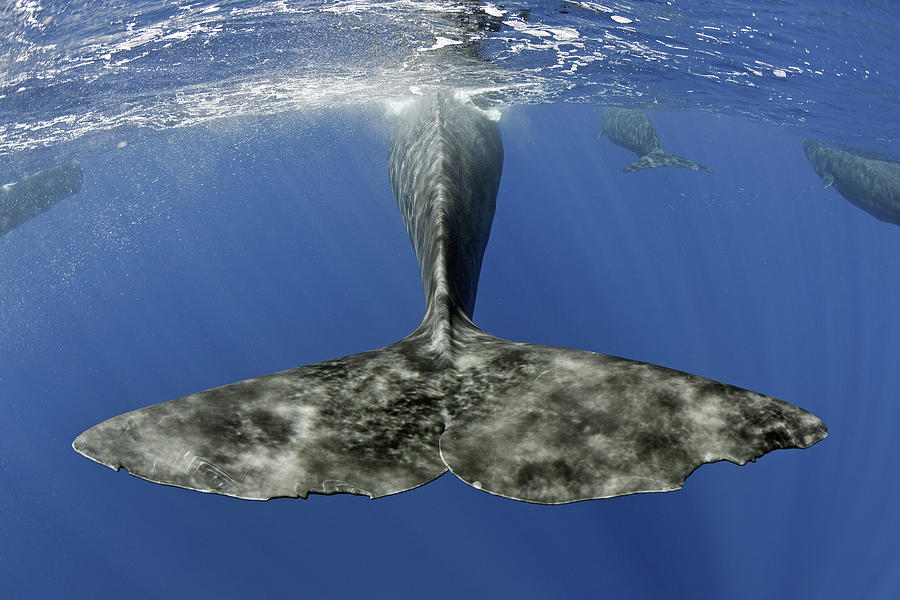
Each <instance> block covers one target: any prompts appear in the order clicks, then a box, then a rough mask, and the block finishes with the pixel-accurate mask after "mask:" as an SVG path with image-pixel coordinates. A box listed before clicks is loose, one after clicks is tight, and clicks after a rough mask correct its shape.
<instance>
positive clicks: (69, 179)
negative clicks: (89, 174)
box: [0, 162, 81, 235]
mask: <svg viewBox="0 0 900 600" xmlns="http://www.w3.org/2000/svg"><path fill="white" fill-rule="evenodd" d="M80 189H81V167H80V166H78V163H74V162H73V163H68V164H64V165H56V166H54V167H50V168H49V169H44V170H43V171H38V172H37V173H34V174H33V175H28V176H27V177H24V178H23V179H21V180H19V181H16V182H14V183H7V184H6V185H2V186H0V235H4V234H6V233H8V232H10V231H12V230H13V229H15V228H16V227H18V226H19V225H21V224H22V223H24V222H25V221H28V220H29V219H31V218H33V217H36V216H37V215H39V214H41V213H42V212H44V211H45V210H48V209H49V208H51V207H52V206H53V205H55V204H56V203H57V202H59V201H60V200H63V199H65V198H68V197H69V196H71V195H72V194H75V193H77V192H78V190H80Z"/></svg>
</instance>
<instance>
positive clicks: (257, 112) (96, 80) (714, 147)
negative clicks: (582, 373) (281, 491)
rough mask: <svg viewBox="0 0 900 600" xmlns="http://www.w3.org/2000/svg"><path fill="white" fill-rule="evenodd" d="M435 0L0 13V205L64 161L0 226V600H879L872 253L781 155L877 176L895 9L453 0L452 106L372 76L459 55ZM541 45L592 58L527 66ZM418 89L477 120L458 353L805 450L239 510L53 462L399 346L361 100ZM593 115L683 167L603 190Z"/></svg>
mask: <svg viewBox="0 0 900 600" xmlns="http://www.w3.org/2000/svg"><path fill="white" fill-rule="evenodd" d="M464 4H466V3H458V4H452V3H449V4H446V5H444V3H440V2H435V3H429V4H427V5H426V4H425V3H379V2H369V3H363V2H330V3H322V2H317V3H313V2H296V3H290V2H289V3H272V4H271V5H270V4H268V3H225V2H222V3H218V4H215V5H213V4H208V5H206V4H203V5H200V4H187V3H185V4H183V5H179V4H177V3H159V6H150V5H147V6H143V5H141V4H135V5H134V7H122V6H119V5H118V4H114V3H105V2H99V3H93V2H85V3H83V4H81V3H60V2H57V3H53V2H47V3H43V4H42V3H40V2H31V3H25V2H9V3H6V5H5V7H0V24H2V29H0V31H2V34H0V79H2V81H0V94H2V95H0V175H2V177H0V179H2V180H3V181H4V182H5V181H13V180H15V179H17V178H20V177H22V176H23V175H25V174H27V173H32V172H35V171H37V170H39V169H42V168H45V167H47V166H49V165H51V164H54V163H56V162H59V161H63V160H69V159H75V160H78V161H79V163H80V164H81V167H82V169H83V172H84V182H83V186H82V188H81V190H80V191H79V192H78V193H77V194H76V195H74V196H72V197H71V198H69V199H67V200H65V201H63V202H61V203H60V204H58V205H57V206H55V207H54V208H52V209H51V210H49V211H47V212H45V213H43V214H41V215H39V216H38V217H35V218H34V219H32V220H31V221H29V222H27V223H25V224H24V225H22V226H21V227H19V228H17V229H15V230H13V231H12V232H10V233H8V234H7V235H4V236H2V237H0V596H4V597H10V598H19V597H21V598H187V597H191V598H213V597H215V598H250V597H303V598H306V597H311V598H344V597H347V598H351V597H352V598H384V599H391V598H488V597H494V598H662V597H674V598H691V599H694V598H729V599H732V598H734V599H744V598H746V599H756V598H773V599H774V598H841V599H846V598H865V599H868V598H876V599H881V598H884V599H890V598H898V597H900V552H898V546H897V540H898V539H900V516H898V514H900V512H898V510H897V507H898V506H900V477H898V470H897V466H896V460H895V455H896V454H897V452H898V449H897V444H896V433H895V432H896V431H897V428H898V425H900V408H898V407H900V404H898V398H900V362H898V359H900V310H898V308H900V227H897V226H896V225H891V224H886V223H882V222H880V221H878V220H876V219H875V218H873V217H872V216H870V215H869V214H867V213H865V212H863V211H861V210H859V209H858V208H856V207H855V206H853V205H851V204H850V203H849V202H847V201H846V200H845V199H844V198H842V197H841V196H840V195H839V194H838V193H837V192H836V191H835V190H834V189H833V188H831V189H827V190H826V189H823V186H822V181H821V179H820V178H819V177H818V176H817V175H816V173H815V172H814V171H813V169H812V167H811V165H810V164H809V162H808V161H807V159H806V156H805V155H804V153H803V150H802V147H801V143H802V141H803V139H804V138H806V137H814V138H817V139H823V140H826V141H828V142H829V143H833V144H848V145H850V146H853V147H856V148H860V149H861V150H865V151H867V152H872V153H876V154H878V155H880V156H884V157H886V158H889V159H893V160H898V159H900V147H898V145H897V143H898V136H900V116H898V115H900V112H898V109H900V99H898V94H900V91H898V84H900V78H898V73H900V65H898V62H900V60H898V56H900V51H898V42H897V40H900V7H898V5H897V4H896V3H895V2H893V1H886V2H878V1H873V2H870V3H866V4H865V6H863V5H862V3H860V6H858V7H855V8H852V9H851V8H848V7H847V6H845V3H829V2H823V3H814V2H806V3H802V2H780V3H772V2H756V3H747V4H736V3H730V2H726V3H723V4H721V6H719V7H718V8H717V9H715V10H711V9H706V10H704V8H703V7H704V6H705V5H706V3H700V2H685V3H682V2H677V1H674V0H673V1H672V2H668V3H660V2H633V3H630V4H628V5H624V4H622V3H607V4H603V3H589V2H583V3H576V2H548V3H517V4H516V5H515V6H512V5H507V6H505V7H503V8H500V7H498V6H494V5H484V4H481V3H477V6H476V7H475V8H476V9H478V10H480V11H482V12H483V11H484V7H487V14H488V16H490V15H491V14H492V13H502V11H503V10H505V11H507V12H505V13H504V14H503V16H501V17H498V18H499V19H500V21H499V23H500V25H499V26H498V27H497V28H496V29H498V31H490V30H489V31H486V32H483V31H480V30H479V31H476V32H474V33H473V31H470V30H465V31H468V33H466V35H470V36H472V37H473V39H474V40H475V41H476V42H477V43H478V44H480V45H481V52H482V55H483V61H484V65H483V69H484V70H485V71H487V72H489V73H488V75H485V77H486V80H485V81H480V80H478V79H477V77H478V76H479V75H478V74H477V73H470V72H468V71H467V70H466V69H472V68H474V67H472V66H471V65H469V66H467V67H466V68H465V69H463V70H461V71H460V72H459V73H455V72H452V69H449V67H446V66H433V65H431V66H430V65H429V64H427V62H426V63H425V64H424V66H423V65H419V64H413V63H410V62H409V61H408V58H404V57H408V56H413V57H414V58H417V57H420V56H422V55H427V52H428V51H427V50H426V51H420V49H421V48H428V47H430V46H432V45H433V44H434V43H435V40H436V39H439V38H441V37H447V36H450V38H451V39H454V38H452V36H453V35H462V34H458V33H454V32H458V31H460V27H461V25H460V21H461V19H460V18H459V15H467V14H470V12H472V11H474V12H473V13H472V14H481V13H479V12H478V11H477V10H475V9H473V8H472V7H471V6H468V7H465V6H463V5H464ZM528 4H531V6H530V7H529V6H528ZM601 5H602V6H601ZM435 7H437V8H435ZM598 7H599V8H598ZM528 8H531V9H532V10H531V13H530V14H527V16H528V20H527V22H526V20H524V19H523V18H520V17H519V16H517V15H519V14H520V12H518V11H522V10H526V9H528ZM438 9H440V10H438ZM604 9H605V10H604ZM204 11H205V12H204ZM467 11H469V12H467ZM448 14H449V16H448ZM751 14H753V15H754V16H753V17H751V16H750V15H751ZM612 15H614V16H617V17H624V18H626V19H628V20H630V23H620V21H619V20H613V19H612V18H611V16H612ZM213 17H215V18H216V19H218V20H213ZM754 19H755V20H754ZM529 27H530V28H532V29H534V30H535V31H537V32H539V33H540V32H543V33H540V34H538V33H533V34H530V33H528V32H527V31H526V30H527V29H528V28H529ZM617 27H621V28H624V29H622V30H621V31H619V30H617V29H616V28H617ZM703 27H707V29H703ZM713 27H714V28H718V29H710V28H713ZM746 27H749V28H750V33H748V31H745V29H744V28H746ZM217 28H218V31H217ZM211 32H214V33H211ZM548 32H549V33H548ZM554 32H555V33H554ZM572 32H575V33H572ZM698 32H700V33H702V34H703V35H708V36H714V37H716V38H717V39H719V38H720V41H719V42H718V43H713V42H710V41H709V40H706V39H705V38H703V37H702V36H698V35H696V34H697V33H698ZM753 32H755V34H753ZM770 34H771V35H770ZM229 35H230V36H232V37H230V38H229V37H228V36H229ZM608 35H611V36H613V37H607V36H608ZM141 36H143V37H141ZM167 36H168V37H167ZM573 36H577V37H573ZM667 36H669V37H667ZM747 36H750V37H747ZM554 40H555V42H554ZM573 40H574V41H575V42H578V43H580V44H582V46H581V47H577V46H574V45H573V46H572V47H571V48H569V47H568V46H560V44H561V43H562V42H568V43H571V42H573ZM617 40H618V41H617ZM766 40H768V41H766ZM550 42H554V43H550ZM167 44H168V45H167ZM517 44H526V45H527V44H535V48H532V49H529V48H527V47H526V48H524V49H523V48H519V49H518V50H516V47H517V46H516V45H517ZM540 44H545V45H546V46H540ZM666 44H669V45H672V46H675V47H676V48H675V49H672V48H669V47H668V46H666ZM298 48H299V49H298ZM678 48H681V49H680V50H679V49H678ZM570 50H571V52H575V53H580V54H583V55H590V56H594V57H595V59H594V60H591V61H584V62H585V65H584V66H583V67H581V68H577V69H575V70H572V72H571V73H563V71H565V70H566V69H570V68H571V66H572V62H573V61H574V59H571V60H570V61H569V62H568V63H566V62H565V61H564V60H563V59H562V58H560V57H564V56H570V55H566V54H565V53H566V52H569V51H570ZM604 53H605V54H604ZM596 54H600V55H603V58H597V57H596ZM236 57H240V60H238V59H237V58H236ZM570 58H571V56H570ZM559 61H563V62H562V63H560V62H559ZM754 61H761V62H762V63H765V64H766V65H768V66H761V65H758V64H756V62H754ZM804 62H806V63H808V64H804ZM435 63H436V64H438V65H439V64H440V60H437V59H436V60H435ZM554 65H561V66H559V67H556V68H554ZM753 65H756V66H753ZM451 66H452V65H451ZM129 68H131V70H129ZM495 68H497V69H502V70H503V74H501V75H497V74H496V73H492V72H490V71H491V70H492V69H495ZM751 68H752V69H753V70H756V71H758V72H760V73H761V74H760V75H756V74H754V73H753V72H751V71H748V70H747V69H751ZM529 69H530V70H529ZM741 69H744V73H743V74H742V75H735V74H734V73H736V72H738V71H739V70H741ZM795 69H796V70H795ZM476 70H477V69H476ZM776 70H778V71H781V74H778V75H776V74H774V71H776ZM817 72H818V74H817ZM698 73H700V74H701V75H703V74H705V75H708V76H697V74H698ZM729 73H731V76H730V77H731V79H734V80H735V81H738V82H744V81H747V82H749V83H753V85H746V84H742V83H729V82H728V78H729V76H727V74H729ZM782 75H783V76H782ZM442 77H444V78H446V79H441V78H442ZM431 87H434V88H437V87H455V88H458V89H463V90H467V93H468V94H469V95H471V96H472V97H473V99H474V101H475V102H476V103H478V104H479V105H480V106H482V107H483V108H486V109H490V110H493V111H495V112H496V113H497V114H500V113H502V117H501V118H500V121H499V125H500V129H501V132H502V136H503V141H504V145H505V156H506V158H505V163H504V172H503V179H502V183H501V188H500V194H499V197H498V201H497V213H496V217H495V220H494V227H493V233H492V237H491V240H490V243H489V244H488V248H487V253H486V256H485V260H484V267H483V270H482V276H481V283H480V286H479V294H478V302H477V306H476V311H475V321H476V323H477V324H478V325H479V326H480V327H482V328H483V329H485V330H486V331H488V332H490V333H492V334H495V335H498V336H501V337H504V338H510V339H516V340H522V341H526V342H536V343H542V344H551V345H556V346H564V347H570V348H579V349H584V350H593V351H597V352H603V353H607V354H613V355H618V356H623V357H627V358H632V359H635V360H641V361H646V362H652V363H656V364H660V365H664V366H667V367H671V368H675V369H679V370H683V371H688V372H691V373H697V374H701V375H703V376H705V377H709V378H712V379H716V380H721V381H726V382H729V383H731V384H734V385H738V386H741V387H746V388H749V389H753V390H757V391H760V392H763V393H766V394H769V395H772V396H776V397H778V398H782V399H784V400H786V401H788V402H791V403H793V404H796V405H798V406H801V407H803V408H805V409H807V410H809V411H811V412H813V413H815V414H816V415H817V416H818V417H820V418H821V419H822V420H823V421H824V422H825V423H826V424H827V425H828V427H829V437H828V438H827V439H825V440H824V441H822V442H820V443H819V444H817V445H815V446H813V447H811V448H809V449H807V450H802V451H801V450H789V451H776V452H773V453H771V454H768V455H766V456H764V457H763V458H761V459H760V460H759V461H758V462H756V463H751V464H748V465H746V466H744V467H738V466H736V465H734V464H731V463H727V462H724V463H716V464H711V465H706V466H703V467H701V468H700V469H698V470H697V471H696V472H695V473H694V474H693V475H691V476H690V477H689V478H688V480H687V481H686V483H685V486H684V489H683V490H681V491H677V492H671V493H664V494H640V495H632V496H624V497H619V498H613V499H608V500H598V501H589V502H580V503H575V504H569V505H564V506H552V507H546V506H539V505H532V504H525V503H520V502H516V501H512V500H506V499H502V498H498V497H496V496H492V495H489V494H486V493H483V492H479V491H477V490H475V489H473V488H471V487H469V486H467V485H465V484H463V483H462V482H460V481H459V480H457V479H456V478H454V477H453V476H452V475H451V474H447V475H445V476H443V477H441V478H440V479H438V480H437V481H435V482H432V483H430V484H428V485H426V486H424V487H421V488H418V489H415V490H413V491H409V492H405V493H402V494H399V495H396V496H393V497H388V498H384V499H379V500H375V501H372V500H368V499H366V498H360V497H355V496H343V495H338V496H328V497H326V496H316V495H312V496H310V499H309V500H306V501H303V500H292V499H279V500H273V501H269V502H250V501H241V500H235V499H232V498H226V497H221V496H215V495H208V494H201V493H196V492H191V491H186V490H183V489H176V488H170V487H165V486H160V485H155V484H151V483H148V482H146V481H143V480H140V479H137V478H135V477H131V476H129V475H127V474H126V472H125V471H124V470H122V471H120V472H119V473H114V472H113V471H111V470H109V469H107V468H103V467H101V466H100V465H98V464H95V463H93V462H91V461H89V460H87V459H85V458H84V457H82V456H80V455H79V454H77V453H76V452H74V451H73V450H72V448H71V443H72V440H73V439H74V438H75V437H76V436H77V435H78V434H80V433H81V432H82V431H83V430H85V429H86V428H88V427H90V426H92V425H94V424H96V423H98V422H100V421H102V420H104V419H107V418H109V417H111V416H114V415H117V414H119V413H122V412H125V411H129V410H133V409H135V408H139V407H142V406H146V405H149V404H153V403H157V402H161V401H164V400H168V399H171V398H175V397H178V396H182V395H184V394H188V393H192V392H196V391H199V390H203V389H208V388H211V387H215V386H219V385H222V384H225V383H229V382H232V381H237V380H240V379H245V378H248V377H253V376H257V375H261V374H265V373H270V372H273V371H277V370H281V369H287V368H291V367H294V366H298V365H301V364H306V363H311V362H316V361H321V360H325V359H329V358H333V357H336V356H342V355H346V354H352V353H356V352H361V351H363V350H367V349H371V348H376V347H381V346H384V345H387V344H390V343H392V342H394V341H396V340H398V339H400V338H401V337H403V336H405V335H406V334H408V333H409V332H410V331H412V330H413V329H414V328H415V327H416V326H417V325H418V323H419V320H420V319H421V316H422V314H423V310H424V302H423V299H422V292H421V284H420V282H419V278H418V268H417V266H416V262H415V256H414V254H413V251H412V247H411V245H410V243H409V240H408V238H407V236H406V233H405V231H404V228H403V225H402V222H401V220H400V217H399V213H398V211H397V209H396V205H395V203H394V200H393V198H392V196H391V191H390V187H389V184H388V177H387V148H388V140H389V136H390V130H391V126H392V123H393V121H394V119H395V117H394V116H393V114H392V112H391V110H389V108H387V106H388V104H390V101H392V100H394V99H397V98H401V97H407V96H410V95H411V92H410V88H413V89H412V92H422V91H426V92H427V91H428V89H429V88H431ZM422 88H424V90H423V89H422ZM20 89H21V91H19V90H20ZM605 105H618V106H639V107H651V108H652V110H649V111H648V114H649V116H650V118H651V120H652V121H653V123H654V124H655V126H656V130H657V132H658V134H659V136H660V139H661V140H662V143H663V146H664V147H665V148H666V149H667V150H670V151H673V152H676V153H678V154H681V155H684V156H687V157H689V158H691V159H693V160H696V161H698V162H700V163H703V164H705V165H708V166H710V167H712V168H713V169H714V170H715V174H713V175H710V174H707V173H702V172H694V171H689V170H686V169H672V168H669V169H650V170H644V171H639V172H635V173H622V168H623V167H624V166H625V165H627V164H628V163H630V162H631V161H632V160H634V158H635V157H634V155H633V154H632V153H629V152H628V151H626V150H623V149H622V148H620V147H618V146H615V145H613V144H612V143H610V142H609V141H608V140H606V139H600V140H598V139H597V134H598V132H599V122H600V115H601V113H602V110H603V106H605Z"/></svg>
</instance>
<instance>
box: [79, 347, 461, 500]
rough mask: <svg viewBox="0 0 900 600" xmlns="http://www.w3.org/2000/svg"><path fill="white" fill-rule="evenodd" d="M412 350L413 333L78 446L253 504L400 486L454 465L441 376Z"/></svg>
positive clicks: (115, 464) (376, 492)
mask: <svg viewBox="0 0 900 600" xmlns="http://www.w3.org/2000/svg"><path fill="white" fill-rule="evenodd" d="M417 345H418V342H416V341H415V340H410V339H409V338H407V339H405V340H402V341H400V342H398V343H396V344H393V345H391V346H388V347H386V348H382V349H380V350H373V351H371V352H363V353H361V354H354V355H351V356H346V357H343V358H338V359H335V360H329V361H325V362H321V363H316V364H312V365H308V366H304V367H299V368H296V369H291V370H287V371H281V372H279V373H273V374H271V375H265V376H263V377H257V378H254V379H247V380H245V381H240V382H238V383H233V384H230V385H226V386H222V387H218V388H215V389H212V390H207V391H205V392H200V393H198V394H192V395H190V396H184V397H182V398H177V399H175V400H170V401H168V402H163V403H161V404H155V405H153V406H148V407H146V408H142V409H139V410H134V411H131V412H128V413H125V414H122V415H119V416H117V417H113V418H111V419H109V420H107V421H104V422H102V423H100V424H98V425H95V426H94V427H92V428H90V429H89V430H87V431H85V432H84V433H82V434H81V435H80V436H79V437H78V438H77V439H76V440H75V442H74V443H73V444H72V445H73V447H74V448H75V450H77V451H78V452H80V453H81V454H83V455H84V456H86V457H88V458H90V459H92V460H94V461H96V462H98V463H100V464H103V465H106V466H108V467H112V468H113V469H115V470H118V469H119V468H120V467H125V468H126V469H128V472H129V473H131V474H132V475H136V476H138V477H141V478H143V479H147V480H149V481H152V482H155V483H163V484H167V485H173V486H178V487H183V488H188V489H192V490H197V491H201V492H215V493H217V494H224V495H227V496H234V497H237V498H245V499H250V500H266V499H269V498H276V497H293V498H296V497H302V498H306V497H307V495H308V494H309V493H317V494H333V493H351V494H358V495H364V496H369V497H372V498H378V497H381V496H387V495H390V494H395V493H398V492H402V491H404V490H408V489H412V488H415V487H418V486H420V485H422V484H425V483H428V482H429V481H431V480H433V479H434V478H436V477H438V476H440V475H441V474H442V473H444V472H445V471H446V470H447V469H446V467H445V466H444V464H443V462H442V461H441V458H440V452H439V449H438V445H439V441H438V440H439V438H440V435H441V433H442V432H443V430H444V424H443V418H442V416H441V410H440V402H442V399H441V397H440V394H441V389H440V381H441V376H440V373H439V372H437V368H438V364H437V363H434V364H433V365H432V364H430V363H429V362H428V361H427V360H424V359H423V358H421V357H419V356H417V355H416V352H417V350H416V347H417ZM432 367H433V368H432Z"/></svg>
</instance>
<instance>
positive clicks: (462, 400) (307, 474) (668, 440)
mask: <svg viewBox="0 0 900 600" xmlns="http://www.w3.org/2000/svg"><path fill="white" fill-rule="evenodd" d="M388 165H389V171H390V180H391V187H392V188H393V192H394V196H395V198H396V200H397V205H398V206H399V208H400V213H401V216H402V218H403V222H404V223H405V224H406V229H407V232H408V233H409V237H410V240H411V241H412V243H413V246H414V247H415V251H416V256H417V258H418V261H419V268H420V272H421V276H422V281H423V285H424V288H425V298H426V313H425V317H424V319H423V320H422V324H421V325H420V326H419V327H418V328H417V329H416V330H415V331H414V332H412V333H411V334H410V335H409V336H408V337H406V338H404V339H402V340H400V341H399V342H397V343H395V344H393V345H391V346H387V347H385V348H381V349H379V350H372V351H369V352H363V353H361V354H354V355H352V356H346V357H343V358H338V359H335V360H328V361H325V362H321V363H317V364H312V365H307V366H303V367H298V368H296V369H291V370H288V371H282V372H280V373H274V374H271V375H265V376H263V377H258V378H255V379H248V380H246V381H240V382H238V383H233V384H231V385H226V386H223V387H219V388H215V389H212V390H208V391H205V392H200V393H198V394H192V395H190V396H185V397H183V398H178V399H176V400H171V401H169V402H164V403H162V404H156V405H154V406H149V407H147V408H142V409H139V410H135V411H132V412H129V413H125V414H123V415H119V416H117V417H114V418H112V419H109V420H108V421H104V422H103V423H100V424H99V425H96V426H95V427H92V428H91V429H89V430H87V431H86V432H84V433H83V434H81V435H80V436H79V437H78V439H76V440H75V442H74V447H75V449H76V450H77V451H78V452H80V453H82V454H83V455H85V456H87V457H88V458H91V459H93V460H95V461H97V462H99V463H101V464H104V465H107V466H109V467H112V468H114V469H119V468H120V467H125V468H127V469H128V471H129V472H130V473H131V474H132V475H136V476H138V477H142V478H144V479H147V480H149V481H154V482H157V483H163V484H168V485H174V486H180V487H184V488H189V489H194V490H199V491H202V492H214V493H218V494H224V495H228V496H235V497H239V498H247V499H256V500H263V499H268V498H274V497H285V496H287V497H298V496H299V497H303V498H305V497H307V496H308V494H310V493H318V494H334V493H342V492H343V493H351V494H360V495H365V496H369V497H372V498H378V497H381V496H387V495H390V494H395V493H398V492H402V491H404V490H409V489H411V488H415V487H417V486H420V485H423V484H425V483H428V482H429V481H431V480H433V479H435V478H436V477H439V476H440V475H442V474H443V473H445V472H446V471H448V470H450V471H452V472H453V474H454V475H456V476H457V477H459V478H460V479H461V480H462V481H464V482H466V483H468V484H470V485H472V486H473V487H475V488H477V489H480V490H483V491H486V492H490V493H492V494H496V495H499V496H504V497H507V498H514V499H517V500H524V501H528V502H536V503H542V504H560V503H566V502H574V501H578V500H587V499H596V498H607V497H611V496H619V495H623V494H633V493H637V492H662V491H669V490H675V489H678V488H680V487H681V485H682V483H683V482H684V480H685V478H686V477H687V476H688V475H689V474H690V473H691V472H692V471H693V470H694V469H696V468H697V467H698V466H700V465H702V464H704V463H709V462H714V461H720V460H728V461H731V462H734V463H737V464H744V463H746V462H747V461H752V460H754V459H756V458H757V457H759V456H762V455H763V454H765V453H767V452H769V451H771V450H774V449H777V448H806V447H808V446H810V445H812V444H814V443H816V442H818V441H819V440H821V439H823V438H824V437H825V435H826V433H825V432H826V428H825V425H824V424H822V422H821V421H819V419H817V418H816V417H815V416H813V415H812V414H810V413H808V412H806V411H805V410H802V409H800V408H798V407H796V406H793V405H791V404H788V403H786V402H782V401H781V400H777V399H775V398H770V397H768V396H764V395H762V394H757V393H754V392H750V391H747V390H743V389H740V388H736V387H732V386H730V385H726V384H723V383H719V382H716V381H711V380H709V379H704V378H702V377H698V376H696V375H690V374H687V373H682V372H679V371H674V370H671V369H666V368H663V367H658V366H655V365H651V364H646V363H640V362H635V361H632V360H626V359H624V358H617V357H614V356H606V355H603V354H595V353H593V352H583V351H579V350H568V349H565V348H554V347H551V346H540V345H535V344H524V343H519V342H511V341H508V340H503V339H500V338H497V337H494V336H492V335H489V334H487V333H485V332H483V331H481V330H480V329H478V328H477V327H476V326H475V325H474V324H473V323H472V320H471V318H472V312H473V309H474V306H475V293H476V288H477V284H478V277H479V272H480V270H481V261H482V257H483V255H484V249H485V246H486V244H487V241H488V235H489V233H490V228H491V222H492V220H493V216H494V205H495V199H496V196H497V190H498V186H499V183H500V172H501V168H502V165H503V146H502V143H501V140H500V132H499V129H498V127H497V125H496V124H495V123H494V122H492V121H490V120H488V119H487V118H485V117H484V116H483V115H482V114H481V113H480V112H478V111H477V110H475V109H473V108H469V107H467V106H465V105H463V104H461V103H460V102H458V101H457V100H455V99H454V98H453V97H452V96H450V95H449V94H443V95H439V96H437V97H429V98H423V99H421V100H419V101H418V102H417V103H415V104H414V105H413V106H411V107H410V108H408V109H406V111H405V112H404V113H403V114H402V115H401V117H400V119H399V121H398V123H397V125H396V128H395V130H394V133H393V136H392V139H391V145H390V156H389V163H388Z"/></svg>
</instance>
